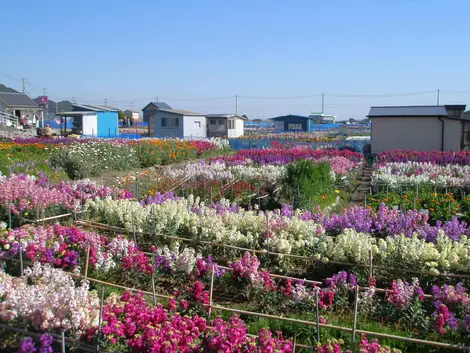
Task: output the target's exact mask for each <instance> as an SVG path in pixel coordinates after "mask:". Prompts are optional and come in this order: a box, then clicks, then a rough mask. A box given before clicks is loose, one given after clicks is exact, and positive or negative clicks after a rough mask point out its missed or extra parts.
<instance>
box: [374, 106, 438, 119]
mask: <svg viewBox="0 0 470 353" xmlns="http://www.w3.org/2000/svg"><path fill="white" fill-rule="evenodd" d="M367 116H368V117H412V116H414V117H429V116H447V110H446V107H445V106H443V105H415V106H391V107H371V108H370V111H369V114H368V115H367Z"/></svg>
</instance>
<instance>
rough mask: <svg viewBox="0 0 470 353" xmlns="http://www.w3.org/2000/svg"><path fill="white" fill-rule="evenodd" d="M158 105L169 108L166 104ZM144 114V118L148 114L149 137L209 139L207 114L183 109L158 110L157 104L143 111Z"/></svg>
mask: <svg viewBox="0 0 470 353" xmlns="http://www.w3.org/2000/svg"><path fill="white" fill-rule="evenodd" d="M158 104H159V107H164V106H168V104H165V103H158ZM162 104H163V105H162ZM151 105H153V107H152V106H151ZM149 106H150V107H149ZM146 108H147V109H146ZM149 108H150V109H149ZM143 112H144V116H145V115H146V114H147V119H148V131H149V136H154V137H172V138H176V137H178V138H184V137H207V124H206V115H205V114H202V113H195V112H191V111H189V110H182V109H171V108H170V109H166V108H158V107H157V106H155V103H149V104H148V105H147V106H146V107H145V108H144V109H143Z"/></svg>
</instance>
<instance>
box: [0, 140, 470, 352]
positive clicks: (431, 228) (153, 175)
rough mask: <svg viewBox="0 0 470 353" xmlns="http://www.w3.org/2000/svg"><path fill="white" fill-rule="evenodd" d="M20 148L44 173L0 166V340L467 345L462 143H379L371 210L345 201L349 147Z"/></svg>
mask: <svg viewBox="0 0 470 353" xmlns="http://www.w3.org/2000/svg"><path fill="white" fill-rule="evenodd" d="M3 144H4V145H5V147H4V148H5V150H8V151H10V149H12V150H14V151H17V152H18V153H19V154H21V153H23V152H24V151H23V152H22V148H23V147H22V146H23V145H22V143H21V142H17V141H9V142H4V143H3ZM23 144H24V148H25V151H26V150H30V149H31V150H32V151H33V152H28V153H32V155H38V156H42V157H44V160H47V162H44V163H45V164H44V166H47V168H49V169H47V168H45V169H46V170H45V171H44V172H43V171H42V170H33V169H34V168H32V169H28V172H29V171H31V172H29V173H28V174H26V173H22V172H23V170H21V168H20V167H18V166H16V167H15V168H17V169H11V168H10V169H9V168H7V171H6V172H5V173H4V174H5V175H3V176H1V177H0V217H1V219H0V264H1V267H2V270H1V271H0V337H1V338H0V346H1V350H2V351H5V352H18V351H19V352H53V351H54V352H55V351H61V350H62V351H63V350H64V345H66V349H67V350H77V351H96V350H97V349H99V350H100V351H107V352H136V353H137V352H187V353H195V352H214V353H215V352H227V353H229V352H247V353H248V352H259V353H268V352H269V353H271V352H272V353H274V352H279V353H281V352H282V353H287V352H294V351H295V352H299V351H314V352H366V353H367V352H371V353H372V352H374V353H375V352H383V353H385V352H399V351H402V352H450V351H453V350H466V349H468V347H469V346H470V334H469V332H470V331H469V330H470V297H469V294H468V291H467V289H468V287H469V286H470V275H469V272H470V240H469V236H470V227H468V226H467V223H466V219H467V218H466V217H468V212H467V211H466V209H465V206H464V204H465V200H466V198H467V196H466V192H467V190H466V182H465V180H466V177H467V176H466V174H467V171H466V169H465V168H467V166H466V162H465V161H466V159H467V158H468V156H467V153H466V152H461V153H454V154H452V153H437V152H433V153H418V152H406V151H405V152H402V151H393V152H387V153H384V154H380V155H378V156H377V159H376V163H375V166H374V172H373V175H372V182H373V185H372V190H373V191H374V192H373V193H372V194H371V195H368V196H367V198H366V199H365V200H364V201H365V203H367V204H364V205H360V206H357V205H356V206H348V207H343V206H339V205H340V204H339V203H338V202H339V201H338V200H341V198H342V197H344V194H345V193H347V192H349V190H351V188H352V187H353V185H354V183H355V179H356V178H357V175H359V174H360V171H361V169H362V167H363V166H364V164H365V160H364V157H363V156H362V154H359V153H355V152H351V151H348V150H341V151H340V150H312V149H309V148H302V147H295V148H290V149H286V148H285V146H284V147H283V146H279V147H277V148H270V149H266V150H243V151H239V152H237V153H235V154H233V153H232V154H226V153H225V152H226V148H225V147H224V145H223V143H222V142H221V141H191V142H186V141H178V140H150V139H142V140H138V141H137V140H136V141H132V140H131V141H127V142H123V141H120V140H110V141H102V140H89V141H85V140H83V141H81V140H76V141H69V140H66V139H64V141H62V143H58V142H56V141H54V142H51V143H50V144H47V143H44V144H42V145H41V146H40V147H39V146H37V143H35V142H33V141H30V142H25V141H23ZM34 144H36V145H35V146H34V147H33V145H34ZM15 153H16V152H15ZM129 155H131V156H130V157H129ZM126 156H127V157H126ZM42 157H41V158H42ZM204 157H205V159H204V160H201V161H198V162H191V160H192V159H195V158H204ZM9 158H11V157H9ZM38 158H39V157H38ZM126 158H128V159H130V160H129V161H128V162H125V159H126ZM182 161H186V163H184V164H182V163H179V164H178V165H171V164H174V163H176V162H182ZM133 163H136V164H135V165H134V164H133ZM160 165H169V166H167V167H165V168H158V169H155V168H152V169H149V170H147V171H144V172H142V171H138V172H131V173H129V175H128V176H125V177H118V178H115V179H113V180H114V181H113V182H111V183H109V184H108V185H106V186H105V185H102V184H101V183H99V182H93V181H90V180H85V179H82V178H83V177H86V176H96V175H99V174H97V173H101V172H102V171H101V170H102V169H105V171H108V170H111V171H113V170H114V171H126V170H130V169H136V168H143V167H154V166H160ZM106 167H107V168H106ZM51 168H55V169H56V170H57V172H56V174H55V175H53V174H51V173H50V171H51V170H52V169H51ZM48 172H49V174H48ZM64 175H67V178H65V177H64ZM68 178H76V179H79V180H75V181H68V180H66V179H68ZM420 178H421V179H420ZM425 178H427V179H425ZM428 184H431V185H428ZM449 205H450V206H449ZM59 217H60V218H59ZM57 221H59V222H57ZM62 335H63V336H62ZM62 337H63V338H62Z"/></svg>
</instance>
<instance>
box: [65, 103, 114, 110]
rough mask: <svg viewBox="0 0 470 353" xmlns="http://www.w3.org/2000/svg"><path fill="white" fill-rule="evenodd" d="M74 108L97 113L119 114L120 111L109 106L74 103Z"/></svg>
mask: <svg viewBox="0 0 470 353" xmlns="http://www.w3.org/2000/svg"><path fill="white" fill-rule="evenodd" d="M70 105H71V106H72V107H77V108H81V109H85V110H87V109H89V110H92V111H95V112H117V111H118V110H119V109H117V108H113V107H110V106H108V105H92V104H77V103H72V104H70Z"/></svg>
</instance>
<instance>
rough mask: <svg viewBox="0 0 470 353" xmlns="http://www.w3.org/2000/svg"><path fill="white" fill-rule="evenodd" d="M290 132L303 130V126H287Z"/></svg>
mask: <svg viewBox="0 0 470 353" xmlns="http://www.w3.org/2000/svg"><path fill="white" fill-rule="evenodd" d="M287 129H288V130H302V124H289V125H288V126H287Z"/></svg>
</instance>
